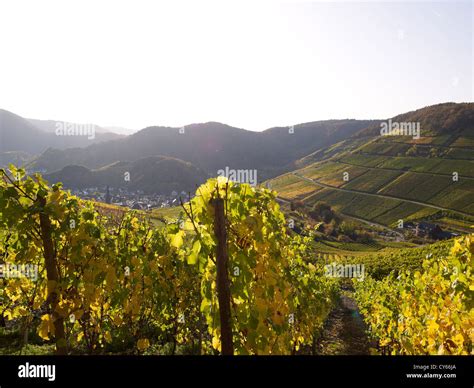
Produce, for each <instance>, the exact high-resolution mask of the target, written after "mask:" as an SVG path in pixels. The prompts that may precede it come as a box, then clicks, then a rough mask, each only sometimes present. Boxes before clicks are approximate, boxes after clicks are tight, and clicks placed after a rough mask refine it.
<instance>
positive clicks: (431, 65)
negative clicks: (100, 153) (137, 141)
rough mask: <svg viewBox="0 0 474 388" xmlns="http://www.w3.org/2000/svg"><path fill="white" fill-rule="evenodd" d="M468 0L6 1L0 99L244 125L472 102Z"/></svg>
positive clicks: (29, 108) (48, 111)
mask: <svg viewBox="0 0 474 388" xmlns="http://www.w3.org/2000/svg"><path fill="white" fill-rule="evenodd" d="M473 18H474V15H473V6H472V2H471V1H465V2H454V1H449V2H441V3H439V2H437V3H431V2H426V1H425V2H418V3H414V2H370V3H358V2H337V3H320V2H309V1H304V2H291V1H286V2H277V1H274V2H269V1H258V0H253V1H238V2H234V3H232V2H227V1H223V0H220V1H215V2H210V1H200V0H194V1H178V0H170V1H161V2H159V1H156V0H154V1H140V0H130V1H121V0H111V1H106V0H90V1H89V0H81V1H74V2H73V1H65V0H58V1H53V0H41V1H38V0H31V1H24V0H14V1H4V0H0V108H3V109H7V110H10V111H12V112H14V113H17V114H19V115H21V116H23V117H30V118H38V119H57V120H67V121H74V122H84V123H95V124H98V125H117V126H124V127H129V128H134V129H140V128H143V127H145V126H150V125H170V126H182V125H186V124H190V123H196V122H206V121H220V122H224V123H227V124H230V125H233V126H237V127H242V128H246V129H251V130H263V129H266V128H269V127H272V126H277V125H291V124H295V123H301V122H307V121H313V120H322V119H331V118H386V117H389V116H393V115H395V114H398V113H402V112H405V111H409V110H413V109H417V108H420V107H423V106H426V105H431V104H436V103H440V102H447V101H455V102H463V101H472V100H473V90H474V88H473V79H472V73H473V65H474V64H473V57H472V55H473Z"/></svg>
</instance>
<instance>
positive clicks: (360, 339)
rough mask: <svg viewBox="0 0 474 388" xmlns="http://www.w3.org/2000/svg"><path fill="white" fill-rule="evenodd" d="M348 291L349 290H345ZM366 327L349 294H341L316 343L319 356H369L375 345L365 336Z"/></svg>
mask: <svg viewBox="0 0 474 388" xmlns="http://www.w3.org/2000/svg"><path fill="white" fill-rule="evenodd" d="M347 291H349V290H347ZM366 329H367V326H366V325H365V323H364V321H363V320H362V317H361V316H360V313H359V309H358V308H357V304H356V302H355V300H354V299H353V298H352V297H351V296H350V292H345V293H342V294H341V298H340V301H339V302H338V304H337V305H336V307H335V308H334V310H333V311H332V312H331V313H330V314H329V316H328V319H327V320H326V323H325V325H324V328H323V332H322V335H321V337H320V338H319V341H318V348H317V354H320V355H370V354H374V351H375V343H373V342H371V341H370V339H369V338H368V336H367V334H366Z"/></svg>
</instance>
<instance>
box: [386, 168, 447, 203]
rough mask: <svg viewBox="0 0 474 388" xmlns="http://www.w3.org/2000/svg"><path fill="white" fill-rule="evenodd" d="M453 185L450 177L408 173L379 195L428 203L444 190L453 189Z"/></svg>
mask: <svg viewBox="0 0 474 388" xmlns="http://www.w3.org/2000/svg"><path fill="white" fill-rule="evenodd" d="M452 184H453V181H452V179H451V177H448V176H446V177H444V176H439V175H424V174H423V175H421V174H414V173H411V172H406V173H405V174H403V175H402V176H399V177H398V178H397V179H396V180H394V181H393V182H391V183H390V184H389V185H387V186H385V187H384V188H383V189H382V190H380V191H379V194H384V195H391V196H394V197H399V198H406V199H411V200H414V201H421V202H427V201H428V200H429V199H430V198H433V197H434V196H435V195H436V194H438V193H439V192H441V191H442V190H443V189H445V188H448V187H451V186H452Z"/></svg>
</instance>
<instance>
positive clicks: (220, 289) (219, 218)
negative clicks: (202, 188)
mask: <svg viewBox="0 0 474 388" xmlns="http://www.w3.org/2000/svg"><path fill="white" fill-rule="evenodd" d="M217 193H219V190H217ZM218 195H219V194H218ZM211 205H212V206H213V208H214V233H215V236H216V238H217V247H216V266H217V299H218V302H219V317H220V323H221V352H222V354H223V355H233V354H234V344H233V342H232V324H231V310H230V298H231V295H230V281H229V271H228V262H229V257H228V254H227V231H226V226H225V214H224V200H223V199H222V198H219V197H217V198H213V199H212V200H211Z"/></svg>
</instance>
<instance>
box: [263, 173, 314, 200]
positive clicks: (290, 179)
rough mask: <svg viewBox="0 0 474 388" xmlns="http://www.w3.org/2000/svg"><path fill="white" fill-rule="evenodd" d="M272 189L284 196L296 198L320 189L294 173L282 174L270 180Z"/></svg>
mask: <svg viewBox="0 0 474 388" xmlns="http://www.w3.org/2000/svg"><path fill="white" fill-rule="evenodd" d="M270 185H271V188H272V190H275V191H276V192H277V193H278V195H279V196H281V197H282V198H288V199H294V198H298V197H302V196H306V195H309V194H311V193H312V192H314V191H316V190H317V189H318V187H317V186H315V185H313V184H311V183H310V182H308V181H306V180H304V179H302V178H299V177H297V176H296V175H293V174H287V175H282V176H280V177H278V178H276V179H272V180H271V181H270Z"/></svg>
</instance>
